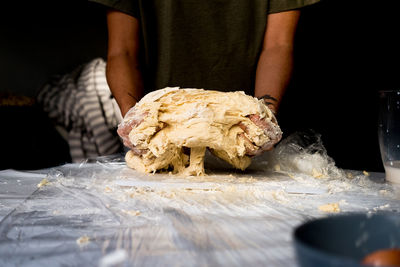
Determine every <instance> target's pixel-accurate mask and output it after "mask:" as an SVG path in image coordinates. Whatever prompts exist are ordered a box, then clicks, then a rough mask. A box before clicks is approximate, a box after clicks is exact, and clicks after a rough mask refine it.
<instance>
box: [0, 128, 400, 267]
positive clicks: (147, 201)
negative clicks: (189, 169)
mask: <svg viewBox="0 0 400 267" xmlns="http://www.w3.org/2000/svg"><path fill="white" fill-rule="evenodd" d="M313 140H314V141H312V142H311V143H312V144H307V142H306V143H304V137H301V135H297V136H292V137H290V139H288V140H286V141H284V142H282V143H281V144H280V145H278V147H277V148H276V149H275V150H274V151H271V152H269V153H266V154H264V155H263V156H261V157H259V158H256V159H255V160H254V162H253V164H252V166H251V167H250V168H249V170H247V171H245V172H241V171H236V170H233V169H230V168H225V167H223V168H222V167H221V166H223V165H222V163H221V162H219V161H218V159H215V158H212V159H211V158H209V159H208V160H207V159H206V162H208V163H207V165H206V167H207V168H208V173H209V175H207V176H202V177H176V176H174V175H171V174H168V173H164V174H151V175H148V174H142V173H138V172H136V171H135V170H132V169H129V168H127V167H126V165H125V163H124V161H123V156H122V155H114V156H110V157H101V158H97V159H96V160H88V161H86V162H84V163H82V164H67V165H63V166H60V167H56V168H52V169H50V170H47V171H46V174H47V176H46V179H47V181H48V182H47V183H45V184H43V186H41V187H40V188H39V189H37V190H36V191H35V192H34V193H33V194H32V195H31V196H30V197H28V198H27V199H26V200H25V201H24V202H23V203H22V204H20V205H19V206H18V207H16V208H15V210H14V211H13V212H11V213H10V214H9V215H7V216H6V217H5V218H4V219H3V220H2V221H1V223H0V265H1V266H29V265H35V266H38V265H43V266H46V265H51V266H56V265H68V266H71V265H72V266H81V265H85V266H114V265H115V264H121V266H131V265H139V266H165V265H177V266H181V265H182V266H221V265H223V266H242V265H265V264H267V265H269V266H293V265H295V259H294V253H293V249H292V246H291V232H292V230H293V228H294V227H295V226H296V225H298V224H299V223H301V222H303V221H305V220H308V219H311V218H315V217H321V216H326V215H327V213H325V212H324V211H322V210H321V209H319V207H320V206H321V205H326V204H329V203H336V204H337V206H338V207H339V210H340V212H371V213H372V212H380V211H395V212H398V210H399V208H400V204H399V197H398V196H399V195H398V191H396V190H397V189H396V188H394V187H393V186H391V185H390V184H386V183H384V182H383V179H382V178H383V177H382V176H379V175H378V176H376V175H371V176H366V175H364V174H363V173H361V172H357V171H345V170H340V169H338V168H336V167H335V166H334V163H333V161H332V160H331V159H330V158H329V157H328V156H327V154H326V151H325V150H324V148H323V146H322V144H321V143H320V142H319V141H318V138H316V139H313ZM310 145H312V146H310ZM207 157H211V155H207ZM278 166H279V167H278Z"/></svg>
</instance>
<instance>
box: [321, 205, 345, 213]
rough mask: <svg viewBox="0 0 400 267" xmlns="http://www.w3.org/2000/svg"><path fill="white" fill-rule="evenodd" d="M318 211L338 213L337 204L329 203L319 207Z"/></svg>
mask: <svg viewBox="0 0 400 267" xmlns="http://www.w3.org/2000/svg"><path fill="white" fill-rule="evenodd" d="M318 209H319V210H320V211H323V212H329V213H337V212H340V207H339V203H329V204H325V205H321V206H319V207H318Z"/></svg>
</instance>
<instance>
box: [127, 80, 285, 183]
mask: <svg viewBox="0 0 400 267" xmlns="http://www.w3.org/2000/svg"><path fill="white" fill-rule="evenodd" d="M252 114H257V115H258V116H259V117H260V119H261V120H263V121H264V122H266V123H267V125H268V127H267V128H266V129H262V128H261V127H258V126H257V125H256V124H254V123H253V122H252V121H251V120H250V118H249V115H252ZM132 120H136V121H140V123H138V125H135V126H134V127H133V128H132V130H131V131H130V133H129V142H130V144H132V148H134V149H132V150H131V151H129V152H128V153H127V154H126V157H125V159H126V163H127V165H128V166H129V167H131V168H133V169H136V170H138V171H141V172H146V173H148V172H155V171H157V170H161V169H168V168H172V172H173V173H177V174H181V175H204V154H205V151H206V149H207V148H208V149H210V151H211V152H212V153H213V154H214V155H216V156H217V157H220V158H221V159H223V160H225V161H227V162H228V163H230V164H231V165H233V166H234V167H236V168H238V169H241V170H244V169H246V168H247V167H248V166H249V165H250V163H251V157H250V156H249V155H248V153H247V152H248V151H259V150H263V149H264V150H265V148H268V147H272V146H273V145H274V144H275V143H277V142H278V141H279V140H280V138H281V136H282V132H281V130H280V128H279V126H278V124H277V122H276V119H275V117H274V115H273V113H272V112H271V111H270V110H269V108H268V107H267V106H266V105H265V104H264V102H263V101H262V100H258V99H257V98H254V97H251V96H249V95H246V94H245V93H244V92H219V91H211V90H203V89H179V88H177V87H174V88H171V87H167V88H164V89H160V90H157V91H154V92H151V93H149V94H147V95H146V96H145V97H143V98H142V99H141V100H140V101H139V102H138V103H137V104H136V105H135V106H134V107H133V108H132V109H131V110H130V111H129V112H128V114H127V115H126V116H125V118H124V120H123V121H122V123H121V124H120V126H119V127H120V128H121V127H124V126H126V125H128V124H129V123H132ZM240 126H242V127H240ZM243 128H244V129H246V131H245V130H243ZM262 148H263V149H262ZM135 151H140V153H137V152H136V153H135Z"/></svg>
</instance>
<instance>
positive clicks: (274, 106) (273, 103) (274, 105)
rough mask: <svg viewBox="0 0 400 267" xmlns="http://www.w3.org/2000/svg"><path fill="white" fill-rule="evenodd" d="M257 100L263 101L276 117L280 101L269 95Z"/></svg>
mask: <svg viewBox="0 0 400 267" xmlns="http://www.w3.org/2000/svg"><path fill="white" fill-rule="evenodd" d="M257 98H258V99H260V100H263V102H264V104H265V105H266V106H267V107H268V108H269V109H270V110H271V111H272V113H274V115H276V112H277V110H278V102H279V101H278V99H276V98H275V97H273V96H271V95H269V94H266V95H263V96H259V97H257Z"/></svg>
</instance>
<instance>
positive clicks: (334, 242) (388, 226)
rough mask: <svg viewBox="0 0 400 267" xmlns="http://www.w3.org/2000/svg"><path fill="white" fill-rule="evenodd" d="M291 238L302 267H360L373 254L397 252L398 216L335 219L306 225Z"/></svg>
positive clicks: (399, 242) (355, 215) (369, 215)
mask: <svg viewBox="0 0 400 267" xmlns="http://www.w3.org/2000/svg"><path fill="white" fill-rule="evenodd" d="M293 235H294V238H293V239H294V245H295V250H296V256H297V260H298V263H299V265H300V266H301V267H314V266H315V267H322V266H324V267H330V266H340V267H355V266H357V267H360V266H362V265H361V264H360V262H361V261H362V259H363V258H364V257H365V256H366V255H368V254H370V253H372V252H374V251H376V250H380V249H388V248H400V215H399V214H397V213H380V214H345V215H335V216H330V217H326V218H322V219H316V220H312V221H308V222H306V223H304V224H302V225H300V226H299V227H297V228H296V229H295V231H294V233H293Z"/></svg>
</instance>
